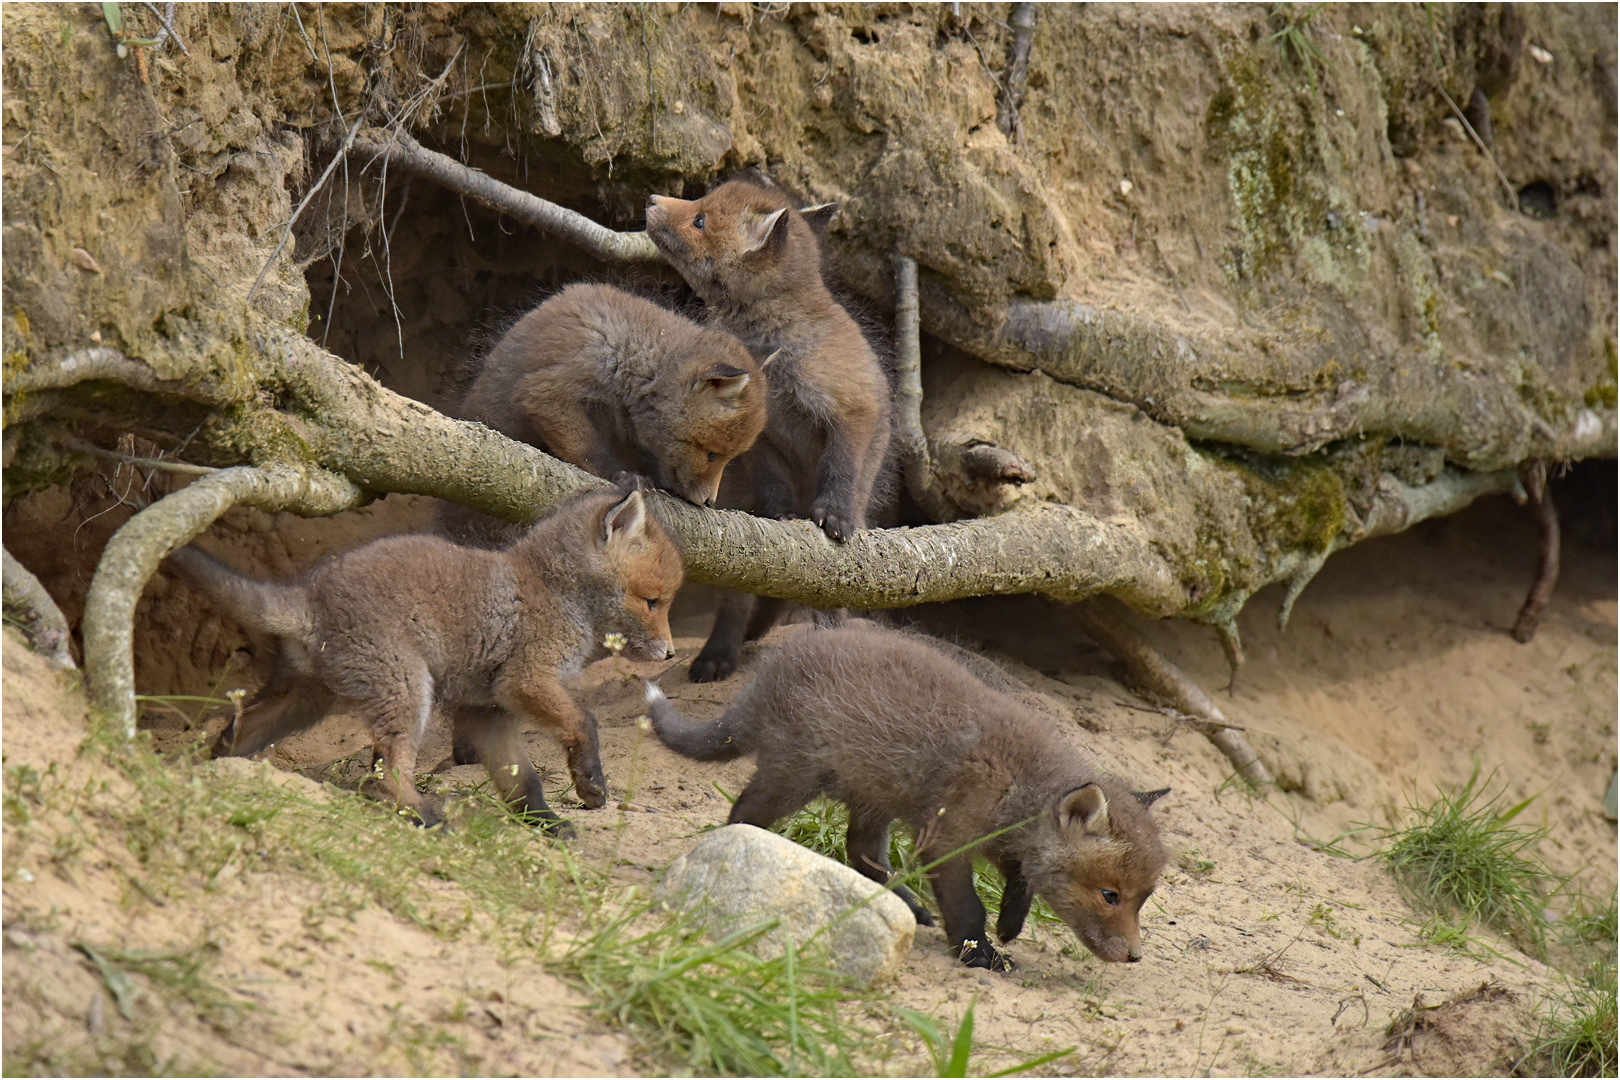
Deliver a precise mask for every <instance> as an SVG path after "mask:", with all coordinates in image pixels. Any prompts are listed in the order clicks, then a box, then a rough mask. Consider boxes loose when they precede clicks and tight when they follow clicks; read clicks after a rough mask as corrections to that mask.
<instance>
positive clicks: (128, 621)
mask: <svg viewBox="0 0 1620 1080" xmlns="http://www.w3.org/2000/svg"><path fill="white" fill-rule="evenodd" d="M363 498H364V496H363V493H362V492H361V490H360V489H359V488H357V487H356V486H355V485H354V484H352V483H350V482H349V481H347V480H344V479H343V478H341V477H338V476H334V475H332V474H331V473H327V472H324V471H322V470H318V469H311V470H298V469H293V468H289V467H287V466H282V465H277V466H271V467H269V468H264V469H257V468H252V467H249V466H238V467H235V468H230V469H222V470H220V471H219V472H217V473H213V474H212V475H209V476H204V477H200V478H199V479H197V480H196V481H195V482H193V483H191V484H189V485H188V486H186V487H184V488H181V489H180V490H179V491H177V492H175V493H174V494H172V495H168V496H165V497H164V498H162V499H159V500H158V501H157V502H155V503H153V504H152V505H151V506H148V507H146V508H145V509H144V510H142V511H141V512H140V513H138V514H136V515H135V516H134V517H132V518H130V519H129V520H128V521H127V522H125V523H124V525H123V527H122V528H120V529H119V530H118V531H117V532H116V533H114V534H113V535H112V539H110V540H108V541H107V546H106V548H105V549H104V550H103V551H102V553H101V561H100V562H99V563H97V565H96V573H95V576H94V577H92V578H91V579H90V591H89V593H88V594H87V595H86V596H85V601H84V623H83V628H84V666H85V674H86V675H87V676H88V678H89V684H90V685H89V689H90V701H91V704H93V705H94V706H96V707H97V708H98V709H99V710H100V711H101V713H102V715H103V716H104V717H105V718H106V719H107V720H109V721H110V722H112V723H114V724H116V725H118V728H119V730H120V731H121V732H122V733H123V735H124V737H125V738H126V739H128V738H133V737H134V735H135V605H136V604H137V603H139V602H140V598H141V592H142V591H143V590H144V589H145V588H146V583H147V582H148V581H150V580H151V578H152V575H153V574H154V573H156V572H157V568H158V564H159V563H160V562H162V561H163V559H164V558H165V557H166V556H167V555H168V554H169V553H170V552H172V551H174V550H175V549H176V548H178V547H180V546H181V545H183V544H186V543H188V542H189V541H190V540H191V539H192V538H193V537H195V536H196V535H197V534H198V533H200V532H202V531H203V530H204V529H206V528H208V526H209V525H212V524H213V523H214V522H215V521H217V520H218V519H219V517H220V515H222V514H223V513H225V511H227V510H229V509H230V508H231V507H232V506H235V505H236V504H237V503H246V504H248V505H250V506H256V507H258V508H260V509H261V510H271V511H274V510H293V511H294V512H296V513H300V514H303V515H305V516H309V517H315V516H322V515H326V514H335V513H337V512H338V511H339V510H346V509H348V508H349V507H352V506H356V505H359V503H361V502H362V501H363Z"/></svg>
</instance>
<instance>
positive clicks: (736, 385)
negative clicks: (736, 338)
mask: <svg viewBox="0 0 1620 1080" xmlns="http://www.w3.org/2000/svg"><path fill="white" fill-rule="evenodd" d="M751 377H752V376H750V375H749V374H748V372H746V371H743V370H742V369H740V368H734V367H732V366H731V365H730V364H716V365H715V366H714V367H712V368H710V369H709V373H708V374H707V375H705V376H703V378H701V379H699V380H698V388H699V389H704V388H707V389H708V390H709V391H710V392H711V393H713V394H714V396H715V397H717V398H719V399H720V400H721V401H726V402H735V401H736V400H737V399H738V398H739V397H741V396H742V392H743V389H744V388H745V387H747V385H748V380H749V379H750V378H751Z"/></svg>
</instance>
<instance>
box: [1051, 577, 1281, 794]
mask: <svg viewBox="0 0 1620 1080" xmlns="http://www.w3.org/2000/svg"><path fill="white" fill-rule="evenodd" d="M1075 611H1076V612H1078V614H1079V616H1080V623H1081V625H1082V626H1084V627H1085V629H1086V633H1088V634H1090V635H1091V637H1092V638H1093V639H1094V640H1095V641H1096V642H1097V644H1099V645H1101V646H1102V647H1103V648H1105V649H1107V650H1108V651H1109V652H1110V653H1112V654H1113V655H1114V658H1115V659H1116V660H1118V661H1119V662H1120V663H1121V664H1123V665H1124V666H1125V670H1126V672H1127V673H1129V675H1130V678H1131V681H1132V682H1133V683H1135V684H1136V688H1137V689H1138V691H1141V692H1145V693H1147V694H1148V695H1150V696H1152V697H1156V698H1160V699H1161V700H1164V701H1167V702H1169V703H1170V704H1171V706H1172V707H1174V708H1175V709H1176V710H1177V711H1179V712H1181V713H1183V714H1185V715H1186V717H1187V718H1188V719H1187V722H1188V723H1190V724H1193V725H1194V726H1196V727H1198V728H1199V730H1201V731H1202V732H1203V733H1204V736H1205V737H1206V738H1208V739H1209V741H1210V742H1212V743H1214V744H1215V746H1216V748H1218V749H1219V750H1220V751H1221V753H1223V754H1225V755H1226V757H1227V760H1228V761H1230V762H1231V763H1232V764H1233V766H1234V767H1236V769H1237V771H1238V774H1239V775H1241V776H1242V777H1243V779H1244V780H1246V781H1248V783H1249V785H1250V786H1251V787H1253V788H1255V789H1257V790H1259V789H1264V788H1267V787H1270V786H1272V784H1273V783H1274V781H1273V780H1272V778H1271V772H1270V770H1269V769H1267V768H1266V766H1265V763H1264V762H1262V761H1261V760H1260V757H1259V755H1257V754H1256V753H1255V752H1254V748H1253V747H1251V746H1250V745H1249V740H1248V738H1247V737H1246V736H1245V735H1244V734H1243V731H1242V729H1240V728H1238V727H1235V726H1234V725H1232V724H1231V723H1229V722H1228V721H1227V719H1226V717H1225V715H1224V714H1222V712H1221V710H1220V707H1219V706H1218V705H1216V704H1215V702H1214V701H1213V700H1211V699H1210V696H1209V695H1208V694H1206V693H1204V691H1203V690H1202V689H1201V688H1200V687H1199V686H1198V684H1197V683H1195V682H1193V681H1192V680H1191V679H1189V678H1187V676H1186V675H1184V674H1183V673H1182V672H1181V671H1180V670H1179V669H1178V668H1177V667H1176V666H1175V665H1174V664H1172V663H1171V662H1170V661H1168V660H1166V659H1165V658H1164V655H1163V654H1162V653H1160V652H1159V650H1157V649H1155V648H1154V647H1153V646H1152V645H1151V644H1149V643H1148V641H1147V639H1146V638H1144V637H1142V635H1141V634H1139V633H1137V632H1136V630H1135V629H1134V628H1133V627H1132V626H1131V625H1130V624H1129V623H1127V622H1126V621H1125V620H1124V619H1123V618H1121V617H1120V616H1119V615H1118V614H1117V613H1115V612H1114V611H1112V610H1110V607H1109V605H1108V604H1107V603H1106V602H1104V601H1101V600H1088V601H1086V602H1085V603H1083V604H1079V605H1077V606H1076V608H1075ZM1198 721H1204V723H1203V724H1199V723H1198Z"/></svg>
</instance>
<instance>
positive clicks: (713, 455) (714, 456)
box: [709, 450, 720, 461]
mask: <svg viewBox="0 0 1620 1080" xmlns="http://www.w3.org/2000/svg"><path fill="white" fill-rule="evenodd" d="M709 460H710V461H719V460H720V455H719V454H717V453H715V452H714V451H713V450H710V451H709Z"/></svg>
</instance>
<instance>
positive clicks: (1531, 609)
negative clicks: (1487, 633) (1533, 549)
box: [1513, 461, 1559, 644]
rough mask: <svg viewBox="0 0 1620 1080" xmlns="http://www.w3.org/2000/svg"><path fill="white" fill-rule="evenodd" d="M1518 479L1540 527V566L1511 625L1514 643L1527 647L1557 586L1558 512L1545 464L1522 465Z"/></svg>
mask: <svg viewBox="0 0 1620 1080" xmlns="http://www.w3.org/2000/svg"><path fill="white" fill-rule="evenodd" d="M1521 476H1522V478H1523V480H1524V489H1525V491H1527V492H1529V494H1530V499H1531V506H1532V507H1534V509H1535V512H1536V522H1537V523H1538V524H1539V525H1540V526H1541V566H1540V568H1539V569H1538V570H1537V571H1536V580H1535V581H1534V582H1532V583H1531V585H1530V595H1528V596H1526V597H1525V598H1524V607H1522V608H1520V609H1519V618H1518V619H1517V621H1515V622H1514V624H1513V640H1514V641H1517V642H1520V643H1521V644H1528V643H1529V641H1530V640H1531V639H1532V638H1534V637H1535V636H1536V627H1537V626H1539V625H1540V624H1541V612H1542V610H1543V609H1544V608H1545V607H1546V606H1547V601H1548V600H1549V599H1551V598H1552V591H1553V587H1554V586H1556V585H1557V584H1558V545H1559V532H1558V508H1557V507H1555V506H1554V505H1553V500H1552V492H1551V491H1549V490H1548V488H1547V463H1546V462H1545V461H1532V462H1530V463H1528V464H1526V465H1525V467H1524V469H1523V470H1522V472H1521Z"/></svg>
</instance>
